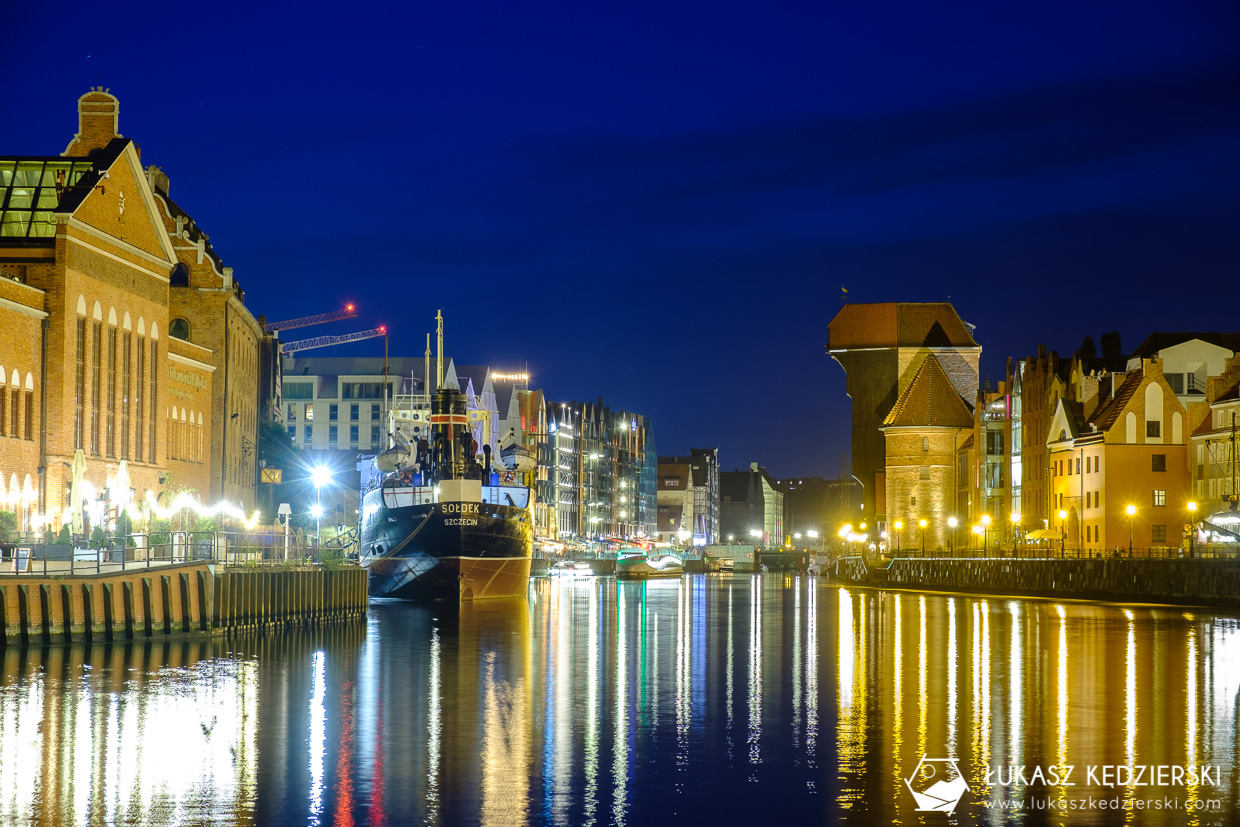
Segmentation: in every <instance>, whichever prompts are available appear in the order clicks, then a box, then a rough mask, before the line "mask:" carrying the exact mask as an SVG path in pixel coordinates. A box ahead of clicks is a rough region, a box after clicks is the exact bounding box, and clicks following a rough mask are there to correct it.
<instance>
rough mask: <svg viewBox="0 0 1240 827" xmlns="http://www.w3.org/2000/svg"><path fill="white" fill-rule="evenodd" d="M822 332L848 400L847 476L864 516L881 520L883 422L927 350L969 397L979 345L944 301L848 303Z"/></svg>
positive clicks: (974, 390) (883, 500) (961, 393)
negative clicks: (849, 460)
mask: <svg viewBox="0 0 1240 827" xmlns="http://www.w3.org/2000/svg"><path fill="white" fill-rule="evenodd" d="M827 336H828V341H827V353H828V354H830V356H831V357H832V358H833V359H835V360H836V361H837V362H839V364H840V366H841V367H842V368H844V371H845V373H846V374H847V377H846V382H847V390H848V396H849V397H850V398H851V399H852V475H853V478H854V479H856V480H857V481H858V482H860V483H861V485H862V486H863V492H862V503H861V509H860V510H861V511H862V512H863V517H864V518H865V519H873V520H874V521H875V522H878V523H881V522H882V520H883V517H884V515H883V514H882V511H883V508H884V505H885V503H886V502H887V497H886V494H885V493H884V491H883V486H884V484H885V480H884V477H883V468H884V465H885V462H886V448H887V446H886V441H885V438H884V436H883V433H882V431H881V428H882V426H883V421H884V420H885V419H886V418H887V415H888V414H890V413H891V410H892V408H893V407H894V406H895V404H896V401H897V400H898V399H899V398H900V395H901V394H902V393H903V392H904V391H905V390H906V389H907V388H908V386H909V383H910V382H911V381H912V378H913V376H914V375H915V374H916V372H917V371H918V370H919V369H920V368H921V366H922V364H923V359H924V357H925V356H926V354H933V355H934V356H935V358H936V360H937V361H938V365H939V370H940V371H941V372H942V374H943V375H944V376H945V377H946V378H947V379H948V381H949V382H950V383H951V385H952V387H954V388H955V390H956V393H957V394H958V395H959V396H960V397H962V398H964V399H969V400H972V399H973V398H974V397H975V395H976V393H977V387H978V363H979V361H980V359H981V354H982V348H981V346H980V345H978V343H977V342H976V341H974V339H973V333H972V328H971V326H970V325H968V324H966V323H965V322H964V321H962V320H961V318H960V316H959V315H957V313H956V310H955V308H954V307H952V306H951V305H950V304H948V303H946V302H932V303H924V304H922V303H910V302H888V303H882V304H847V305H844V307H843V308H842V309H841V310H840V312H839V313H838V314H836V316H835V318H834V319H832V320H831V323H830V325H829V327H828V334H827ZM952 462H953V464H954V462H955V459H954V458H953V460H952Z"/></svg>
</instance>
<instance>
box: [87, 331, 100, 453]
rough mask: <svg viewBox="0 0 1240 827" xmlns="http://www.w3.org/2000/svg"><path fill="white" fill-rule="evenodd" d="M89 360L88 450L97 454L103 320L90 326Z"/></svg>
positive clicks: (98, 449)
mask: <svg viewBox="0 0 1240 827" xmlns="http://www.w3.org/2000/svg"><path fill="white" fill-rule="evenodd" d="M90 340H91V345H92V347H91V362H90V366H91V367H90V452H91V453H92V454H94V455H95V456H98V455H99V452H100V450H101V446H100V445H99V403H100V401H102V396H103V395H102V394H101V393H100V392H99V367H100V363H101V362H102V360H103V322H95V323H94V324H93V325H92V326H91V339H90Z"/></svg>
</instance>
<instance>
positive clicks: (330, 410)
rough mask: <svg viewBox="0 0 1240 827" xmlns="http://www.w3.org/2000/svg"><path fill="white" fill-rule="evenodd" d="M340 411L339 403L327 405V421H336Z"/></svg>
mask: <svg viewBox="0 0 1240 827" xmlns="http://www.w3.org/2000/svg"><path fill="white" fill-rule="evenodd" d="M339 411H340V406H339V405H328V406H327V421H328V422H335V421H336V418H337V414H338V413H339Z"/></svg>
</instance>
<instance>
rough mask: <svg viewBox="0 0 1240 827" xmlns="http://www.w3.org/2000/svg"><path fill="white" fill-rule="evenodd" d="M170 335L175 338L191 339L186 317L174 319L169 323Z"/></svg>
mask: <svg viewBox="0 0 1240 827" xmlns="http://www.w3.org/2000/svg"><path fill="white" fill-rule="evenodd" d="M168 335H169V336H171V337H172V338H174V339H183V340H184V341H186V342H188V341H189V322H187V321H186V320H185V319H180V318H177V319H173V320H172V321H171V322H169V323H168Z"/></svg>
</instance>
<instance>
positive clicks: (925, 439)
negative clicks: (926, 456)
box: [921, 436, 930, 451]
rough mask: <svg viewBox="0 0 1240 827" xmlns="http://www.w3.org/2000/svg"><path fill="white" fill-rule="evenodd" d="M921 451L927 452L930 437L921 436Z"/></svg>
mask: <svg viewBox="0 0 1240 827" xmlns="http://www.w3.org/2000/svg"><path fill="white" fill-rule="evenodd" d="M921 450H923V451H929V450H930V437H928V436H923V437H922V438H921Z"/></svg>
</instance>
